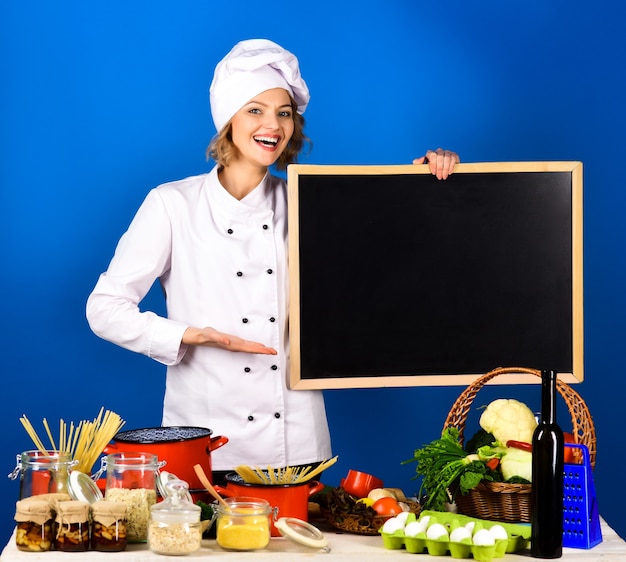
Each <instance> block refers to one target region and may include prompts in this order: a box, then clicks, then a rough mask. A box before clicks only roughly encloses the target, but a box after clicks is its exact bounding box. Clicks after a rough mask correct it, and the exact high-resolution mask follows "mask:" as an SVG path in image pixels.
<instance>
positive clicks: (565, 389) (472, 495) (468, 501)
mask: <svg viewBox="0 0 626 562" xmlns="http://www.w3.org/2000/svg"><path fill="white" fill-rule="evenodd" d="M508 373H515V374H519V373H525V374H532V375H536V376H537V377H541V371H538V370H535V369H527V368H523V367H501V368H498V369H494V370H493V371H490V372H489V373H487V374H485V375H483V376H482V377H479V378H478V379H476V380H475V381H474V382H473V383H472V384H471V385H469V386H468V387H467V388H466V389H465V390H464V391H463V392H462V393H461V395H460V396H459V397H458V398H457V400H456V402H455V403H454V404H453V405H452V408H451V409H450V412H449V414H448V417H447V419H446V422H445V424H444V428H445V427H450V426H453V427H456V428H457V429H458V430H459V433H460V439H461V442H463V439H464V436H463V432H464V430H465V423H466V421H467V416H468V414H469V412H470V409H471V406H472V402H473V401H474V398H476V394H477V393H478V391H479V390H480V389H481V388H482V387H483V386H485V385H486V384H487V383H488V382H489V381H490V380H491V379H493V378H494V377H497V376H500V375H506V374H508ZM556 386H557V390H558V391H559V394H560V395H561V397H562V398H563V400H565V403H566V405H567V407H568V410H569V413H570V415H571V418H572V434H573V436H574V442H575V443H580V444H582V445H586V446H587V448H588V449H589V458H590V461H591V466H592V467H593V466H595V459H596V432H595V428H594V425H593V420H592V419H591V414H590V412H589V409H588V408H587V405H586V404H585V402H584V400H583V399H582V397H581V396H580V395H579V394H578V392H576V391H575V390H574V389H573V388H572V387H571V386H569V385H568V384H567V383H565V382H563V381H561V380H557V383H556ZM530 491H531V485H530V484H506V483H503V482H481V483H480V484H479V485H478V486H476V488H474V489H473V490H470V491H469V492H468V493H467V494H465V495H462V494H460V493H458V494H456V496H455V502H456V505H457V509H458V512H459V513H462V514H464V515H470V516H472V517H478V518H480V519H487V520H490V521H504V522H508V523H517V522H524V523H530V520H531V509H532V505H531V495H530Z"/></svg>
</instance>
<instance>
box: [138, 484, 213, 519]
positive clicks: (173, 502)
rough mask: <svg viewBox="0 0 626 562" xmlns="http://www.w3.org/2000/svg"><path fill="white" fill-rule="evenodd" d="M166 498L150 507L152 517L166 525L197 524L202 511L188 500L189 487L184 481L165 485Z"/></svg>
mask: <svg viewBox="0 0 626 562" xmlns="http://www.w3.org/2000/svg"><path fill="white" fill-rule="evenodd" d="M165 489H166V496H165V499H164V500H163V501H162V502H161V503H156V504H154V505H152V506H151V507H150V516H151V517H152V519H154V520H155V521H160V522H164V523H196V522H198V521H200V514H201V511H202V509H201V508H200V506H199V505H195V504H193V503H192V502H190V501H188V500H187V496H188V495H189V493H188V492H189V485H188V484H187V482H184V481H183V480H170V481H168V482H167V483H166V484H165Z"/></svg>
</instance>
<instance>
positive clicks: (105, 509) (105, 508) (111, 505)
mask: <svg viewBox="0 0 626 562" xmlns="http://www.w3.org/2000/svg"><path fill="white" fill-rule="evenodd" d="M126 510H127V507H126V504H125V503H122V502H112V501H107V500H99V501H97V502H95V503H93V504H91V512H92V513H93V515H94V517H95V516H96V515H99V516H101V515H110V516H111V517H114V518H116V519H122V518H123V517H124V516H125V515H126Z"/></svg>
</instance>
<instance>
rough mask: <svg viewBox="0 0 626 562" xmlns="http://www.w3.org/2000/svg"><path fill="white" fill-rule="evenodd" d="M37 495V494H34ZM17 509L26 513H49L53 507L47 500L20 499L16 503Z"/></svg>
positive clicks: (18, 511)
mask: <svg viewBox="0 0 626 562" xmlns="http://www.w3.org/2000/svg"><path fill="white" fill-rule="evenodd" d="M33 497H37V496H33ZM15 511H16V512H17V513H23V514H24V515H46V514H47V515H48V516H50V512H51V511H52V508H51V507H50V504H49V503H48V502H47V501H46V500H30V501H26V500H20V501H18V502H16V504H15Z"/></svg>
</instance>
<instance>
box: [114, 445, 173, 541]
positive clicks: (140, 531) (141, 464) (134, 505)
mask: <svg viewBox="0 0 626 562" xmlns="http://www.w3.org/2000/svg"><path fill="white" fill-rule="evenodd" d="M103 460H104V461H105V465H106V487H105V492H104V497H105V499H106V500H108V501H114V502H122V503H124V504H125V505H126V538H127V541H128V542H146V541H147V540H148V522H149V520H150V508H151V507H152V506H153V505H154V504H155V503H156V500H157V492H156V490H157V483H156V479H157V474H158V471H159V469H160V468H161V467H162V466H163V465H164V464H165V463H164V462H159V460H158V458H157V456H156V455H153V454H150V453H114V454H110V455H107V456H106V458H105V459H103Z"/></svg>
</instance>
